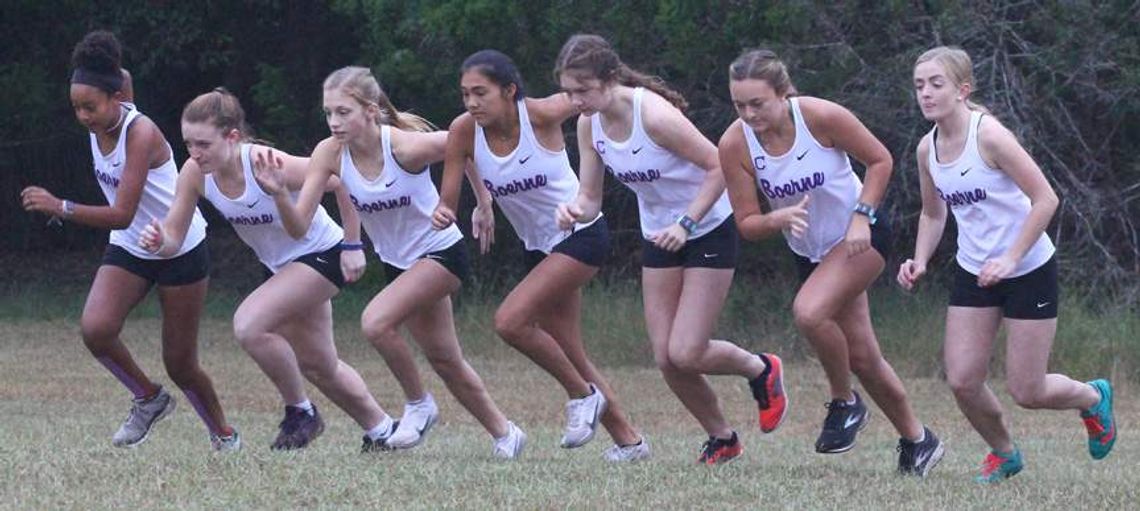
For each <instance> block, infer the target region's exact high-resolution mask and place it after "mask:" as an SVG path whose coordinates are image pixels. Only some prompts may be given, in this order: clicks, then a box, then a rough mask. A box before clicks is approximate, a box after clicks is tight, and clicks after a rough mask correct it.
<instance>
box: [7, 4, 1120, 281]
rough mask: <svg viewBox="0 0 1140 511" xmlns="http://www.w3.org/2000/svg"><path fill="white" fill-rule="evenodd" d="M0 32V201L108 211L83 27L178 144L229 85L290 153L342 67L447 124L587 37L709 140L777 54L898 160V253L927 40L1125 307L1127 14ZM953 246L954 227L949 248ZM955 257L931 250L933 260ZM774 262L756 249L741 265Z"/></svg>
mask: <svg viewBox="0 0 1140 511" xmlns="http://www.w3.org/2000/svg"><path fill="white" fill-rule="evenodd" d="M3 18H4V20H5V27H6V30H5V31H4V32H3V33H2V34H0V41H2V42H3V43H4V44H2V45H0V62H2V63H3V64H0V84H2V85H3V86H4V88H5V90H6V91H8V93H7V94H4V95H3V99H0V118H2V119H3V122H2V123H0V135H2V136H3V141H2V142H0V169H2V172H0V190H2V193H3V194H4V195H5V196H7V197H10V198H11V197H13V196H14V195H15V193H17V191H18V190H19V189H20V188H21V187H22V186H25V185H27V184H31V183H38V184H43V185H46V186H47V187H49V188H50V189H52V190H53V191H57V192H58V193H60V194H61V195H65V196H68V197H74V198H77V199H79V200H86V201H88V202H99V201H100V200H101V198H100V197H99V194H98V191H97V189H96V187H95V184H94V181H93V180H92V179H90V178H89V177H88V176H87V175H86V170H85V169H87V168H88V165H89V163H88V162H89V158H90V157H89V155H87V146H86V143H85V142H84V138H83V133H82V129H81V128H80V127H79V126H78V125H77V124H76V123H75V122H74V120H73V119H72V117H71V112H70V111H69V105H68V102H67V100H66V83H67V76H68V72H69V65H70V64H69V58H70V52H71V48H72V46H73V45H74V44H75V42H77V41H78V40H79V39H80V38H81V37H82V36H83V34H84V33H86V32H87V31H88V30H91V29H95V28H107V29H110V30H113V31H115V32H116V33H117V34H118V35H119V37H120V39H121V40H122V41H123V43H124V46H125V52H126V55H125V66H126V67H127V68H129V69H130V70H131V71H132V72H133V73H134V76H135V81H136V91H137V92H136V96H137V101H138V103H139V104H140V105H141V108H142V109H143V111H145V112H147V113H148V114H149V115H150V116H152V117H153V118H154V119H155V120H156V121H157V122H158V123H159V125H160V126H161V127H162V128H163V130H164V131H165V133H166V134H167V136H168V138H169V139H170V140H171V141H172V142H173V145H175V146H176V147H178V146H179V144H178V143H177V142H178V124H177V123H178V115H179V112H180V111H181V108H182V105H184V104H185V103H186V102H187V101H188V100H189V99H191V98H192V97H194V96H195V95H196V94H199V93H201V92H203V91H207V90H210V89H211V88H213V87H215V86H217V85H225V86H226V87H227V88H229V89H230V90H232V91H234V92H235V93H236V94H237V95H238V96H239V97H240V98H242V99H243V102H244V103H245V105H246V108H247V110H248V112H249V114H250V118H251V120H252V121H253V124H254V126H255V128H257V129H258V132H259V133H258V134H259V136H261V137H262V138H265V139H269V140H273V141H275V142H276V143H277V144H278V145H279V146H280V147H282V148H283V149H286V150H289V151H292V152H295V153H304V152H306V151H308V150H309V149H310V148H311V147H312V146H313V145H314V144H315V143H316V141H318V140H319V139H320V138H322V137H323V136H325V134H326V133H327V131H326V128H325V127H324V124H323V121H322V119H321V117H320V111H319V95H320V82H321V80H322V79H323V78H324V76H326V75H327V73H328V72H330V71H331V70H333V69H335V68H337V67H340V66H343V65H347V64H363V65H368V66H370V67H371V68H372V69H373V71H374V72H375V73H376V75H377V76H379V77H380V78H381V81H382V82H383V84H384V86H385V87H386V89H387V91H388V92H389V94H390V95H391V97H392V98H393V100H394V102H395V104H396V105H397V106H398V107H399V108H401V109H408V110H414V111H416V112H417V113H420V114H422V115H424V116H426V117H427V118H428V119H430V120H432V121H434V122H435V123H437V124H439V125H441V126H446V125H447V123H448V122H449V121H450V119H451V118H453V117H454V116H455V115H457V114H458V113H460V112H461V108H462V105H461V104H460V101H459V95H458V90H457V86H456V83H457V68H458V65H459V63H460V62H461V61H462V59H463V58H464V57H465V56H466V55H467V54H469V53H471V52H473V51H475V50H478V49H481V48H486V47H493V48H499V49H502V50H504V51H506V52H507V53H509V54H511V55H512V56H513V57H514V58H515V60H516V62H517V63H518V64H519V67H520V68H521V70H522V72H523V75H524V77H526V79H527V80H528V86H529V89H530V92H531V94H532V95H542V94H547V93H551V92H553V91H555V84H554V83H553V80H552V75H551V67H552V64H553V60H554V57H555V55H556V54H557V52H558V49H559V47H560V46H561V44H562V42H563V41H564V40H565V39H566V38H567V37H568V36H569V35H571V34H573V33H576V32H596V33H600V34H602V35H604V36H606V37H607V38H609V39H610V41H611V42H612V43H613V44H614V46H615V47H616V48H617V50H618V51H619V52H620V53H621V54H622V56H623V59H624V60H625V61H626V62H628V63H629V64H630V65H631V66H632V67H635V68H637V69H640V70H643V71H646V72H650V73H654V74H658V75H660V76H662V77H664V78H665V79H666V80H667V81H668V82H669V83H670V84H671V85H672V86H673V87H675V88H676V89H678V90H679V91H681V92H682V93H684V94H685V96H686V97H687V98H688V100H689V102H690V103H691V107H690V109H689V111H688V114H689V115H690V117H691V118H692V119H693V120H694V122H696V124H697V125H698V127H700V128H701V129H702V130H703V131H704V132H705V134H706V135H707V136H709V137H710V138H711V139H713V140H715V139H716V138H718V137H719V136H720V133H721V132H722V130H723V129H724V127H725V126H727V124H728V123H729V122H731V121H732V119H733V118H734V113H733V110H732V107H731V104H730V102H729V101H728V97H727V96H728V92H727V76H726V72H725V69H726V66H727V64H728V63H729V62H730V61H731V60H732V59H733V58H734V57H735V56H736V55H737V54H738V53H739V52H740V50H741V49H742V48H747V47H755V46H764V47H769V48H772V49H774V50H776V51H777V52H778V53H780V54H781V55H782V56H783V57H784V58H785V60H786V61H787V62H788V63H789V65H790V67H791V70H792V75H793V80H795V82H796V86H797V88H798V89H799V90H800V91H801V92H802V93H804V94H809V95H815V96H821V97H825V98H828V99H831V100H833V101H837V102H839V103H841V104H844V105H846V106H847V107H849V108H850V109H851V110H852V111H854V112H855V113H856V114H857V115H858V116H859V117H860V118H861V119H862V120H863V121H864V123H865V124H867V126H868V127H870V129H871V130H872V131H873V132H874V133H875V134H876V135H877V136H879V137H880V139H882V140H883V142H884V143H885V144H886V145H887V147H888V148H889V149H890V150H891V152H892V154H893V155H894V157H895V169H896V170H895V176H894V178H893V182H892V188H891V194H890V198H891V204H890V208H889V209H890V212H891V217H892V218H893V219H894V220H895V225H896V229H895V231H896V233H897V234H898V236H897V239H896V248H897V249H898V250H897V251H898V253H899V255H902V254H906V253H909V251H910V247H911V246H912V244H913V229H914V223H915V215H916V213H917V210H918V193H917V188H918V185H917V180H916V177H915V165H914V157H913V150H914V146H915V144H916V143H917V141H918V139H919V138H920V137H921V136H922V134H923V133H925V132H926V131H927V130H928V129H929V126H928V124H927V123H926V122H924V121H923V120H922V118H921V116H920V115H919V114H918V110H917V108H916V107H915V102H914V99H913V94H912V92H911V87H910V73H911V66H912V65H913V61H914V59H915V57H916V56H917V55H918V54H919V53H921V51H923V50H924V49H926V48H928V47H931V46H934V45H938V44H954V45H960V46H962V47H964V48H965V49H967V50H968V51H969V52H970V53H971V54H972V55H973V57H974V60H975V64H976V66H975V72H976V75H977V79H978V87H977V88H978V94H977V96H976V99H978V100H980V102H982V103H984V104H986V105H988V106H989V107H990V108H991V109H992V110H993V111H994V113H995V114H996V115H997V116H998V117H999V118H1000V119H1002V120H1003V122H1005V123H1006V124H1008V125H1009V126H1010V127H1011V128H1012V129H1013V130H1014V131H1015V132H1016V133H1017V134H1018V135H1019V136H1021V137H1022V139H1023V141H1024V142H1025V144H1026V146H1027V147H1028V148H1029V149H1030V151H1031V153H1032V154H1033V155H1034V156H1035V158H1036V159H1037V161H1038V162H1039V163H1040V165H1041V166H1042V168H1044V169H1045V171H1046V174H1047V175H1048V176H1049V178H1050V180H1051V181H1052V183H1053V184H1054V186H1055V187H1056V188H1057V189H1058V192H1059V193H1060V194H1061V196H1062V198H1063V201H1064V202H1063V206H1062V208H1061V210H1060V211H1059V212H1058V214H1057V216H1056V218H1055V222H1054V224H1053V225H1052V226H1051V228H1050V231H1049V232H1050V234H1051V235H1052V236H1053V237H1054V239H1055V240H1057V241H1059V243H1058V244H1059V246H1060V248H1061V261H1062V266H1061V268H1062V271H1063V272H1064V274H1065V275H1066V278H1067V279H1068V280H1069V281H1070V282H1074V283H1080V284H1081V287H1082V288H1083V289H1085V290H1087V291H1088V292H1089V293H1090V294H1097V295H1102V296H1110V297H1113V298H1119V299H1121V300H1122V301H1124V302H1128V303H1135V302H1136V301H1137V300H1138V299H1140V284H1138V280H1140V278H1138V275H1140V236H1138V234H1137V226H1136V224H1135V221H1136V219H1137V218H1140V183H1138V181H1140V165H1138V164H1137V163H1136V161H1137V160H1136V159H1135V158H1134V157H1130V156H1131V155H1130V154H1129V153H1128V150H1129V149H1130V147H1131V143H1132V141H1135V140H1138V139H1140V94H1138V90H1140V32H1138V31H1137V30H1136V28H1135V27H1136V26H1137V22H1140V7H1138V6H1137V4H1135V3H1134V2H1128V1H1115V2H1081V1H1077V2H1039V1H1029V2H1000V1H979V2H937V1H927V2H901V1H888V2H846V3H842V4H837V5H828V4H818V3H815V2H805V1H797V2H758V1H756V2H749V1H739V0H721V1H713V2H690V1H683V0H660V1H645V0H625V1H588V0H583V1H568V0H562V1H548V2H531V1H523V0H434V1H411V0H405V1H397V0H336V1H333V2H330V3H320V2H286V1H271V0H251V1H246V2H204V3H199V2H174V1H167V0H150V1H145V2H144V1H136V2H87V1H76V0H62V1H55V2H38V1H31V0H9V1H7V2H5V7H4V8H3ZM567 136H568V137H571V138H572V136H573V133H571V130H569V129H568V130H567ZM571 142H572V141H571ZM570 146H571V147H573V144H572V143H571V144H570ZM180 158H181V156H180ZM572 159H573V156H572ZM606 210H607V213H608V214H609V215H610V218H611V222H612V224H613V227H614V228H615V232H616V234H617V242H618V243H617V253H618V254H619V260H618V262H619V264H618V265H616V266H617V267H618V268H628V267H629V266H630V264H629V262H630V261H632V260H634V259H632V258H634V257H635V254H634V252H635V251H636V246H637V245H636V243H635V241H636V236H637V234H636V213H635V211H636V202H635V201H634V200H633V197H632V195H631V194H629V193H627V192H625V191H623V190H620V189H619V187H618V186H617V185H616V184H615V183H611V184H610V189H609V191H608V195H607V205H606ZM0 213H2V215H0V228H3V229H4V230H5V231H6V232H7V233H9V234H8V236H9V239H10V240H12V241H11V242H8V243H5V250H9V249H14V250H32V249H36V250H40V249H44V248H46V247H49V246H50V247H53V248H58V249H73V248H76V247H80V246H86V245H90V244H92V243H93V242H94V241H95V240H99V239H102V233H96V232H93V231H91V230H88V229H83V228H77V227H74V226H68V227H66V228H65V229H63V230H62V231H60V230H48V229H45V228H44V227H43V223H42V220H41V219H33V218H31V217H30V216H28V215H25V214H23V213H22V212H21V211H19V210H18V203H17V202H16V201H14V200H5V201H0ZM217 225H220V223H217V222H216V223H215V227H217ZM500 228H503V229H506V228H507V227H506V226H505V223H503V224H501V225H500ZM215 230H217V229H215ZM499 238H500V239H504V240H505V239H509V238H511V236H509V235H506V233H504V235H503V236H500V237H499ZM952 240H953V232H952V230H951V232H948V233H947V235H946V238H945V240H944V241H945V244H944V247H945V246H950V245H952ZM951 252H952V251H951V250H949V249H944V250H942V252H941V257H942V258H943V260H945V258H947V257H948V256H949V255H950V253H951ZM509 253H510V252H508V251H501V253H500V254H501V256H505V257H508V258H509V257H510V256H509ZM780 257H783V254H782V253H781V252H780V251H779V250H767V251H764V252H763V253H762V254H760V255H759V258H760V261H759V262H756V263H753V262H749V263H748V265H749V266H751V265H753V264H755V265H757V266H758V265H763V264H766V263H767V262H769V261H772V260H776V259H778V258H780ZM892 266H893V265H892ZM892 266H889V268H890V267H892Z"/></svg>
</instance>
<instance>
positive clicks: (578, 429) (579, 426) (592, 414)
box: [561, 383, 606, 449]
mask: <svg viewBox="0 0 1140 511" xmlns="http://www.w3.org/2000/svg"><path fill="white" fill-rule="evenodd" d="M590 390H591V391H593V392H592V393H591V394H590V395H588V396H586V397H583V398H579V399H571V400H570V401H567V402H566V432H565V433H564V434H563V435H562V443H561V445H562V448H564V449H573V448H575V447H582V446H583V445H586V443H588V442H589V441H590V440H592V439H593V438H594V433H595V432H596V431H597V430H598V422H599V421H600V420H601V418H602V414H604V413H606V396H604V395H602V391H600V390H598V387H597V386H595V385H594V384H593V383H591V384H590Z"/></svg>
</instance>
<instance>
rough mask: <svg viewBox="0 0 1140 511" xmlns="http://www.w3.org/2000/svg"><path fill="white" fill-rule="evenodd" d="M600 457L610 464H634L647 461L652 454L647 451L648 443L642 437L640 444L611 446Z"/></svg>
mask: <svg viewBox="0 0 1140 511" xmlns="http://www.w3.org/2000/svg"><path fill="white" fill-rule="evenodd" d="M602 455H603V456H605V458H606V461H609V462H611V463H634V462H638V461H643V460H647V459H649V458H650V457H652V456H653V453H652V451H650V449H649V442H648V441H646V440H645V437H642V438H641V441H640V442H638V443H636V444H633V445H617V444H614V445H611V446H610V447H609V448H607V449H606V450H605V452H603V453H602Z"/></svg>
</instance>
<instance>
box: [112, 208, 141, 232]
mask: <svg viewBox="0 0 1140 511" xmlns="http://www.w3.org/2000/svg"><path fill="white" fill-rule="evenodd" d="M134 219H135V217H134V215H129V214H126V213H121V212H118V211H116V212H115V215H114V216H112V217H111V223H110V224H109V225H108V226H107V228H109V229H111V230H116V231H117V230H122V229H126V228H128V227H130V226H131V222H132V221H134Z"/></svg>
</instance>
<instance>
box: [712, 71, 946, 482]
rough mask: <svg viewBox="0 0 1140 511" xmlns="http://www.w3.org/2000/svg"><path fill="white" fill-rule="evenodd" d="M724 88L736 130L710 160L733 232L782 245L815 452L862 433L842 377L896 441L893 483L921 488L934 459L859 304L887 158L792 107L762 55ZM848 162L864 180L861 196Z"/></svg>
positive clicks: (849, 122) (807, 110) (838, 114)
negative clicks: (806, 365) (814, 412)
mask: <svg viewBox="0 0 1140 511" xmlns="http://www.w3.org/2000/svg"><path fill="white" fill-rule="evenodd" d="M729 77H730V81H729V92H730V94H731V96H732V102H733V105H734V106H735V107H736V112H737V114H738V115H739V116H740V118H739V119H737V120H736V121H735V122H734V123H733V124H732V125H730V126H729V127H728V129H727V130H726V131H725V133H724V135H723V136H722V137H721V139H720V144H719V149H720V161H721V165H723V166H724V169H725V170H724V172H725V179H726V181H727V183H728V196H729V198H730V199H731V201H732V208H733V211H734V214H735V218H736V223H737V225H738V226H739V227H740V234H741V236H742V237H744V238H745V239H748V240H756V239H759V238H762V237H766V236H771V235H775V234H776V233H779V232H783V233H784V236H785V237H786V238H787V240H788V245H789V246H790V247H791V248H792V250H793V251H794V252H795V254H796V265H797V267H798V269H799V273H800V278H801V280H802V282H803V285H802V286H801V287H800V289H799V291H798V292H797V293H796V298H795V301H794V303H793V304H792V313H793V314H794V316H795V321H796V326H797V328H798V329H799V331H800V332H801V333H802V334H803V335H804V337H806V338H807V339H808V341H810V342H811V344H812V347H813V348H814V349H815V352H816V355H817V356H818V357H819V359H820V363H821V365H822V366H823V369H824V373H825V374H826V375H827V380H828V386H829V391H830V402H829V403H828V404H827V417H826V418H825V419H824V421H823V428H822V430H821V432H820V435H819V437H818V439H817V440H816V442H815V450H816V452H819V453H841V452H846V451H848V450H850V449H852V448H853V447H854V446H855V439H856V435H857V433H858V432H859V431H860V430H861V429H863V427H864V426H865V425H866V423H867V420H868V417H869V408H868V407H867V406H866V404H865V403H864V402H863V399H862V397H861V396H860V395H859V394H858V393H857V392H855V390H854V388H853V387H854V385H853V383H854V382H853V381H852V374H854V375H855V376H857V377H858V378H859V381H860V382H861V383H862V384H863V388H864V390H865V392H866V393H867V394H868V395H870V397H871V398H872V399H873V400H874V401H875V403H876V404H878V405H879V408H880V409H882V410H883V413H884V414H885V415H886V416H887V419H888V420H890V422H891V425H892V426H894V428H895V430H896V431H897V432H898V433H899V436H900V438H899V444H898V452H899V457H898V471H899V473H902V474H914V475H918V476H925V475H926V474H927V473H929V471H930V470H931V469H933V468H934V466H935V465H937V463H938V461H939V460H940V459H941V457H942V453H943V450H944V448H943V446H942V443H941V441H939V439H938V438H937V437H936V436H935V435H934V433H933V432H931V431H930V430H929V429H927V428H926V427H925V426H924V425H923V424H922V422H921V421H919V420H918V418H917V416H916V415H915V413H914V410H913V409H912V407H911V405H910V401H909V398H908V396H907V393H906V389H905V388H904V387H903V384H902V381H900V380H899V377H898V375H896V374H895V371H894V369H893V368H892V367H891V365H890V364H889V363H888V362H887V361H886V360H885V359H884V358H883V356H882V353H881V352H880V350H879V342H878V339H876V337H875V332H874V330H873V328H872V325H871V314H870V308H869V305H868V300H867V289H868V288H869V287H870V286H871V284H872V283H873V282H874V281H875V279H876V278H877V277H878V275H879V273H881V272H882V271H883V266H884V264H885V259H886V257H887V252H888V249H889V246H890V245H889V240H886V239H884V237H886V234H887V233H889V229H887V228H886V226H885V223H886V219H883V218H877V216H876V211H875V209H876V208H878V206H879V204H880V203H881V202H882V199H883V196H884V195H885V193H886V188H887V184H888V182H889V181H890V175H891V167H892V165H893V161H892V158H891V154H890V152H889V151H887V148H886V147H884V146H883V144H882V143H881V142H879V140H878V139H876V138H875V136H874V135H873V134H872V133H871V132H870V131H869V130H868V129H867V127H866V126H864V125H863V123H862V122H860V121H859V119H858V118H857V117H855V115H854V114H852V113H851V111H849V110H847V109H846V108H844V107H843V106H841V105H838V104H836V103H833V102H830V101H827V100H824V99H819V98H814V97H810V96H802V97H792V96H793V95H794V94H793V93H794V91H795V89H794V87H793V86H792V83H791V78H790V77H789V76H788V72H787V68H786V67H785V66H784V63H783V62H781V61H780V59H779V58H778V57H777V56H776V54H774V53H772V52H770V51H767V50H751V51H748V52H745V53H744V54H742V55H741V56H740V57H738V58H737V59H736V61H734V62H733V63H732V65H731V66H730V67H729ZM848 155H850V156H851V157H853V158H855V159H856V160H859V161H860V162H862V163H863V165H864V166H865V168H866V169H867V170H866V185H865V186H864V185H862V184H860V181H859V179H858V178H857V177H856V176H855V175H854V173H853V172H852V170H851V163H850V160H849V158H848ZM760 195H763V197H764V200H765V202H767V204H768V207H769V208H768V209H769V211H768V212H766V213H764V212H761V208H760V198H759V196H760ZM872 225H874V226H875V227H874V228H872Z"/></svg>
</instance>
